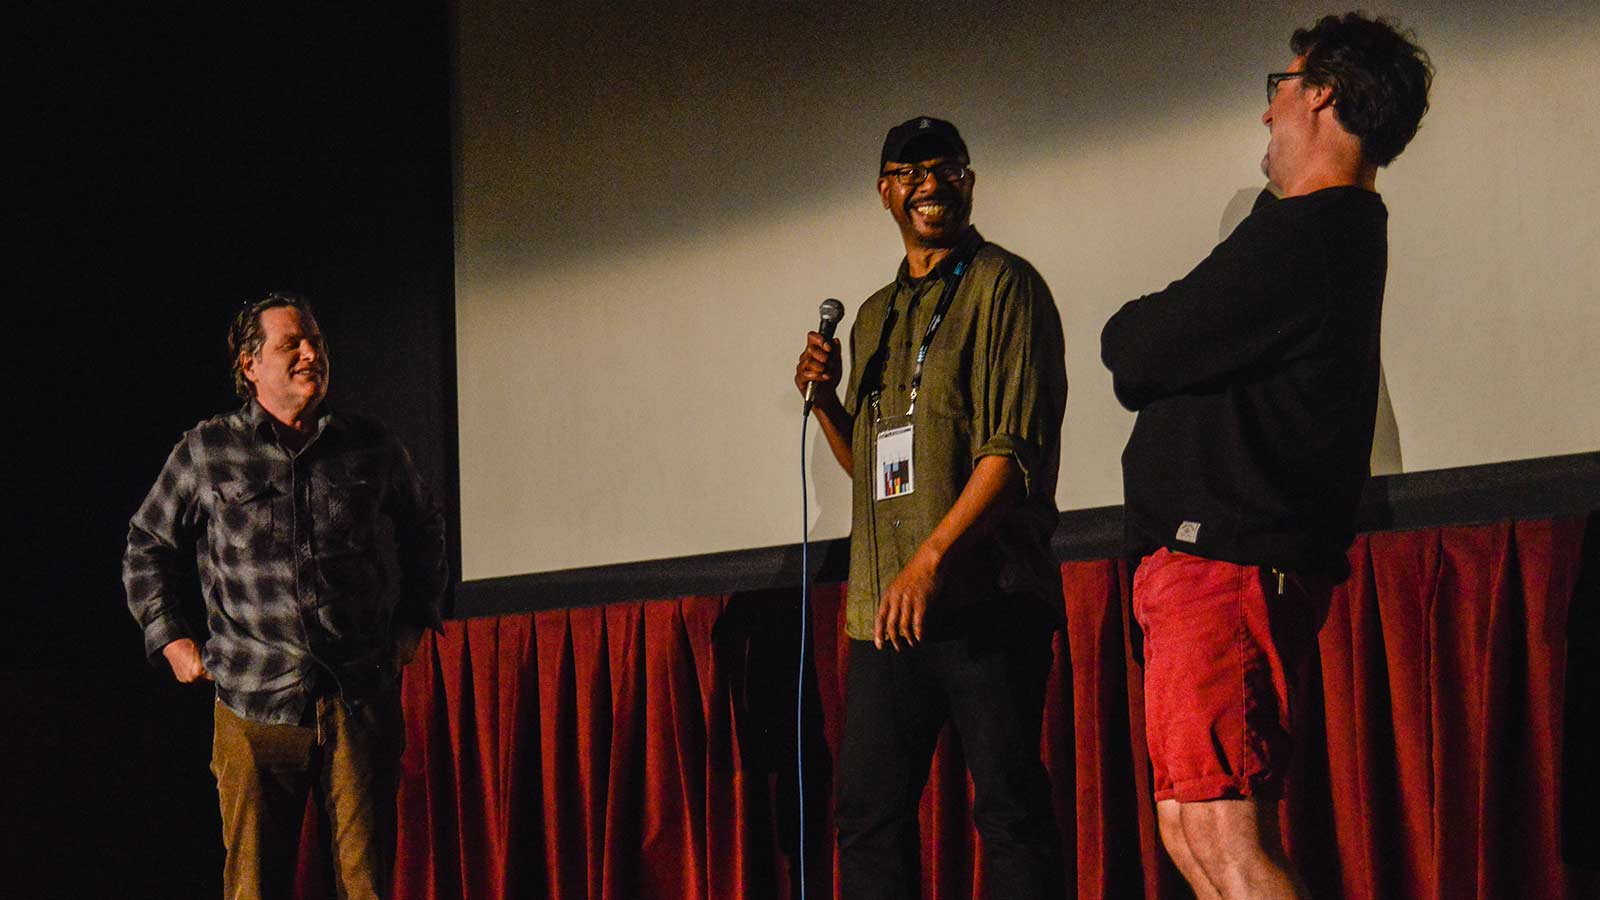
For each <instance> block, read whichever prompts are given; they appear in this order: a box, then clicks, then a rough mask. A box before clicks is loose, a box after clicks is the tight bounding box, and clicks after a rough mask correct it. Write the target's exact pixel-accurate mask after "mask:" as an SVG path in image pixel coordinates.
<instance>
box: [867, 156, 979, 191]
mask: <svg viewBox="0 0 1600 900" xmlns="http://www.w3.org/2000/svg"><path fill="white" fill-rule="evenodd" d="M970 171H971V170H970V169H968V168H967V166H966V164H965V163H958V162H947V163H939V164H938V165H936V166H932V167H930V168H924V167H922V166H906V167H905V168H903V169H889V170H887V171H885V172H884V173H883V177H884V178H887V179H889V180H891V181H893V182H895V183H896V184H899V185H900V186H901V187H916V186H917V185H919V184H921V183H922V180H923V179H924V178H927V177H928V173H929V172H932V173H933V177H934V179H935V180H936V181H942V182H944V183H945V184H954V183H956V182H958V181H960V180H962V179H964V178H966V177H967V173H968V172H970Z"/></svg>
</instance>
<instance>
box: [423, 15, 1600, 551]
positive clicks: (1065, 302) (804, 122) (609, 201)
mask: <svg viewBox="0 0 1600 900" xmlns="http://www.w3.org/2000/svg"><path fill="white" fill-rule="evenodd" d="M594 6H600V5H598V4H596V5H594ZM604 6H605V8H600V9H596V8H591V5H588V4H556V5H551V4H526V3H521V2H512V0H461V2H460V3H458V4H456V9H457V23H456V24H457V35H456V41H457V46H456V50H457V73H456V74H457V85H456V87H457V103H456V109H455V117H456V150H457V153H456V165H457V172H456V234H457V237H456V289H457V297H456V325H457V369H458V401H459V437H460V464H461V518H462V556H463V568H464V571H463V575H464V577H466V578H468V579H481V578H488V577H495V576H502V575H515V574H521V573H532V572H544V571H551V570H557V569H567V568H574V567H582V566H594V565H605V564H611V563H621V562H628V561H635V560H645V559H659V558H667V557H677V556H684V555H689V554H696V553H706V552H713V551H720V550H732V549H740V548H749V547H760V546H769V545H775V544H786V543H793V542H796V541H798V540H799V539H800V533H801V526H802V520H801V512H800V499H801V498H800V491H801V487H802V476H801V472H800V457H801V448H802V444H801V417H800V399H799V397H798V395H797V393H796V391H795V389H794V386H793V383H792V377H793V370H794V363H795V360H796V358H797V356H798V355H799V352H800V349H801V346H802V342H803V340H804V335H805V332H806V331H807V330H809V329H811V328H814V327H815V326H816V309H817V305H818V303H819V302H820V301H821V300H823V299H824V298H826V297H837V298H840V299H841V300H843V301H844V303H845V306H846V308H847V310H848V311H849V314H847V316H846V319H845V321H844V323H843V326H842V330H841V334H842V333H844V332H843V329H848V328H849V326H850V322H851V321H852V317H853V314H854V311H855V308H856V307H857V306H858V305H859V303H860V302H861V301H862V300H863V299H864V298H865V297H866V296H867V295H868V294H869V293H871V292H872V291H873V290H874V289H876V288H877V287H879V286H881V285H883V284H885V283H887V282H888V281H889V280H890V279H891V278H892V277H893V275H894V271H895V268H896V266H897V265H898V263H899V261H900V258H901V256H902V255H903V247H902V246H901V244H900V239H899V235H898V232H897V231H896V230H895V228H894V226H893V224H892V222H891V221H890V219H889V216H888V215H887V214H886V213H885V212H884V211H883V210H882V209H881V207H880V204H879V201H878V198H877V195H876V193H875V190H874V187H873V180H874V176H875V174H876V163H877V154H878V149H879V146H880V144H881V142H882V140H883V135H884V132H885V131H886V129H887V128H888V127H889V126H890V125H892V124H894V123H896V122H898V121H900V120H902V119H905V118H907V117H909V116H912V115H919V114H930V115H938V116H942V117H945V118H948V119H951V120H952V121H954V122H956V123H957V124H958V125H959V126H960V128H961V129H962V132H963V134H964V135H965V137H966V139H967V143H968V145H969V147H970V149H971V151H972V158H973V161H972V164H973V169H974V170H975V172H976V173H977V182H976V185H975V189H974V215H973V221H974V223H975V224H976V225H977V226H978V227H979V228H980V229H981V230H982V231H983V233H984V235H985V236H986V237H987V238H988V239H990V240H992V241H995V242H997V243H1000V244H1002V245H1004V246H1006V247H1007V248H1009V249H1011V250H1012V251H1014V252H1017V253H1019V254H1021V255H1023V256H1025V257H1027V258H1028V259H1029V260H1031V261H1032V262H1033V263H1034V264H1035V265H1036V266H1037V268H1038V269H1039V271H1040V272H1041V273H1042V274H1043V275H1044V277H1045V279H1046V280H1047V281H1048V282H1049V284H1050V286H1051V288H1052V290H1053V292H1054V295H1055V298H1056V302H1057V305H1058V307H1059V309H1060V312H1061V317H1062V321H1063V324H1064V326H1065V329H1066V334H1067V369H1068V378H1069V382H1070V393H1069V398H1068V406H1067V418H1066V425H1065V429H1064V434H1063V459H1062V477H1061V483H1060V488H1059V490H1058V495H1057V499H1058V501H1059V503H1060V505H1061V507H1062V508H1063V509H1074V508H1082V507H1093V506H1103V505H1111V504H1117V503H1120V502H1121V488H1120V470H1119V454H1120V453H1121V450H1122V446H1123V443H1124V442H1125V440H1126V439H1127V435H1128V432H1129V430H1130V428H1131V427H1132V422H1133V417H1132V415H1131V414H1129V413H1127V412H1126V411H1124V410H1122V409H1121V408H1120V407H1119V406H1118V405H1117V404H1116V402H1115V400H1114V399H1113V397H1112V395H1111V390H1110V379H1109V377H1108V375H1107V374H1106V372H1105V371H1104V370H1103V369H1102V368H1101V366H1100V363H1099V332H1100V328H1101V325H1102V324H1103V323H1104V321H1105V320H1106V318H1107V317H1108V316H1109V315H1110V314H1111V313H1112V312H1113V311H1114V310H1115V309H1116V308H1117V307H1118V306H1119V305H1120V304H1121V303H1122V302H1124V301H1126V300H1128V299H1131V298H1133V297H1136V296H1139V295H1141V294H1144V293H1148V292H1151V291H1154V290H1158V289H1160V288H1162V287H1163V286H1165V285H1166V284H1167V283H1168V282H1169V281H1171V280H1173V279H1175V278H1178V277H1181V276H1182V275H1183V274H1185V273H1186V272H1187V271H1188V270H1189V269H1190V268H1191V267H1192V266H1193V265H1194V264H1195V263H1196V262H1198V261H1199V260H1200V259H1201V258H1202V257H1203V256H1204V255H1205V254H1206V253H1207V252H1208V250H1209V249H1210V248H1211V246H1212V245H1213V244H1215V243H1216V241H1217V240H1218V238H1219V234H1220V233H1225V230H1226V229H1227V228H1228V227H1231V225H1232V224H1233V223H1234V222H1236V221H1237V218H1238V217H1239V215H1241V213H1240V207H1241V204H1242V203H1243V202H1244V201H1246V200H1248V198H1250V197H1252V196H1253V195H1254V194H1255V192H1256V191H1257V190H1259V189H1260V187H1261V185H1262V177H1261V175H1260V172H1259V169H1258V163H1259V160H1260V158H1261V154H1262V151H1263V149H1264V147H1265V143H1266V136H1267V135H1266V130H1265V129H1264V128H1263V127H1262V126H1261V123H1260V116H1261V113H1262V110H1263V108H1264V104H1265V95H1264V90H1265V86H1264V75H1265V73H1267V72H1269V71H1276V70H1281V69H1282V68H1284V67H1285V65H1286V64H1287V63H1288V62H1289V60H1290V58H1291V54H1290V51H1289V49H1288V36H1289V34H1290V32H1291V31H1292V30H1293V29H1294V28H1295V27H1298V26H1304V25H1309V24H1310V23H1311V22H1312V21H1314V20H1315V19H1316V18H1317V17H1318V16H1319V15H1320V14H1323V13H1326V12H1335V11H1342V10H1335V9H1331V8H1328V7H1324V6H1319V5H1312V4H1307V3H1298V2H1295V3H1231V4H1224V3H1217V4H1205V3H1194V4H1187V5H1184V6H1182V7H1181V8H1179V9H1176V10H1174V9H1172V8H1169V6H1168V5H1167V4H1138V3H1131V4H1098V3H1096V4H1089V3H1033V4H1001V5H998V6H993V7H990V6H974V5H972V4H955V3H943V2H932V3H928V2H924V3H918V4H915V5H904V4H871V5H865V4H863V5H860V6H855V5H844V4H817V5H812V4H803V3H770V4H767V3H763V4H749V5H737V4H721V5H718V4H694V5H692V6H688V5H675V4H670V3H668V4H650V5H645V4H621V5H611V4H607V5H604ZM1374 11H1375V12H1378V13H1381V14H1385V15H1390V16H1392V17H1395V18H1398V19H1399V21H1400V22H1401V24H1403V25H1405V26H1407V27H1410V28H1413V29H1415V31H1416V33H1417V35H1418V38H1419V40H1420V41H1421V43H1422V44H1423V45H1424V46H1425V47H1426V48H1427V49H1428V50H1429V51H1430V53H1431V55H1432V57H1433V61H1434V63H1435V65H1436V67H1437V70H1438V75H1437V79H1436V82H1435V87H1434V93H1433V109H1432V111H1431V112H1430V113H1429V115H1428V117H1427V119H1426V120H1425V122H1424V125H1423V129H1422V132H1421V134H1420V135H1419V136H1418V137H1417V139H1416V141H1415V142H1414V143H1413V144H1412V145H1411V147H1410V148H1409V149H1408V150H1407V151H1406V152H1405V153H1404V155H1402V156H1401V157H1400V158H1399V159H1398V160H1397V161H1396V162H1395V163H1394V165H1393V166H1391V167H1390V168H1389V169H1386V170H1384V171H1383V172H1382V173H1381V174H1380V176H1379V179H1378V188H1379V191H1380V192H1381V193H1382V194H1383V196H1384V199H1385V201H1386V203H1387V204H1388V207H1389V210H1390V269H1389V281H1388V291H1387V298H1386V301H1385V315H1384V336H1383V340H1384V366H1385V371H1386V378H1387V386H1388V395H1389V399H1390V401H1391V403H1390V406H1389V407H1387V408H1386V409H1385V415H1384V421H1385V422H1386V423H1387V426H1386V427H1387V431H1386V435H1387V436H1386V438H1385V440H1386V441H1387V442H1389V443H1390V444H1392V446H1387V445H1386V449H1385V450H1384V452H1383V453H1382V454H1380V456H1381V460H1380V468H1381V469H1382V470H1383V471H1399V470H1402V469H1403V470H1405V471H1419V470H1427V469H1436V468H1444V467H1452V466H1461V465H1470V464H1476V463H1486V462H1497V461H1504V460H1513V459H1520V458H1529V457H1539V456H1550V455H1557V454H1563V453H1573V452H1582V451H1588V450H1592V449H1594V448H1596V447H1600V404H1597V403H1596V399H1595V396H1596V385H1597V384H1600V354H1597V353H1596V352H1595V349H1594V348H1595V344H1596V339H1597V337H1600V312H1597V308H1600V307H1597V304H1596V302H1595V301H1596V298H1595V296H1594V295H1595V286H1596V284H1600V261H1597V260H1600V253H1597V248H1600V225H1597V222H1600V217H1597V214H1596V209H1597V207H1600V167H1597V166H1596V165H1595V162H1594V160H1595V158H1596V157H1597V156H1600V124H1597V123H1600V99H1597V98H1600V92H1597V91H1596V90H1595V88H1594V85H1595V84H1596V83H1600V64H1597V62H1596V56H1595V53H1594V48H1595V47H1597V46H1600V7H1597V6H1596V5H1595V4H1592V3H1554V2H1545V3H1524V4H1515V5H1505V4H1501V3H1491V2H1484V0H1463V2H1456V3H1442V2H1441V3H1395V4H1390V5H1388V6H1387V7H1383V8H1378V9H1375V10H1374ZM805 450H806V455H807V457H808V460H809V461H810V463H811V469H810V472H809V474H807V475H806V476H805V483H806V484H808V485H809V489H810V491H811V497H812V501H811V508H810V513H811V515H810V522H809V525H810V527H811V533H812V536H813V537H836V536H840V535H843V534H845V533H846V532H847V530H848V527H849V526H848V522H849V510H848V503H849V493H848V482H847V480H846V478H845V476H844V474H843V473H842V472H840V471H839V470H838V468H837V467H836V466H835V465H834V463H833V462H832V460H831V458H830V457H828V455H827V450H826V446H825V444H824V443H823V442H822V440H821V438H820V436H819V435H818V434H817V432H816V429H815V428H813V429H812V430H811V432H810V434H809V435H808V437H807V444H806V447H805Z"/></svg>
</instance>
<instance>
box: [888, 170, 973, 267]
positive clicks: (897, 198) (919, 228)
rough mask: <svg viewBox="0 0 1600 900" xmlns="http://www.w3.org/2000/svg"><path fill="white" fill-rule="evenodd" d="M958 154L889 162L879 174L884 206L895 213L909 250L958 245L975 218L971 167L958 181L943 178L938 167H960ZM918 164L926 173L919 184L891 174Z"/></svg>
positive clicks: (896, 222) (895, 218)
mask: <svg viewBox="0 0 1600 900" xmlns="http://www.w3.org/2000/svg"><path fill="white" fill-rule="evenodd" d="M961 164H962V161H961V160H960V159H958V158H955V157H950V156H939V157H934V158H932V159H925V160H922V161H920V162H916V163H904V162H890V163H885V164H884V167H883V172H884V173H885V174H881V175H879V176H878V196H879V197H880V198H881V199H882V200H883V208H884V209H887V210H888V211H889V214H890V215H892V216H894V221H895V224H896V225H899V226H900V235H901V237H902V238H904V239H905V243H906V250H907V251H908V252H909V251H911V250H915V249H919V248H926V249H934V248H947V247H953V246H955V244H956V242H957V241H959V240H960V239H961V236H962V235H963V234H965V233H966V230H967V223H968V221H970V220H971V218H972V184H973V181H974V180H975V176H974V175H973V174H972V170H971V169H964V170H963V171H964V174H963V175H962V176H961V177H960V178H959V179H956V180H953V181H946V180H943V179H941V178H940V177H939V176H938V174H937V173H936V170H938V169H940V168H943V167H948V166H952V165H955V166H959V165H961ZM913 166H915V167H917V168H919V169H921V170H922V171H923V172H925V173H926V174H925V175H924V176H923V177H922V179H921V180H920V181H918V182H916V183H915V184H910V185H906V184H901V183H900V180H899V179H897V178H891V177H889V175H888V174H887V173H890V172H895V171H900V170H904V169H909V168H911V167H913Z"/></svg>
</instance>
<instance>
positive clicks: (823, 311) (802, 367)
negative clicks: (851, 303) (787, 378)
mask: <svg viewBox="0 0 1600 900" xmlns="http://www.w3.org/2000/svg"><path fill="white" fill-rule="evenodd" d="M817 313H818V315H819V316H820V318H821V322H820V323H819V324H818V325H817V330H816V331H813V332H811V333H810V334H808V335H806V349H805V352H804V353H801V354H800V362H799V363H798V364H797V365H796V366H795V369H794V386H795V387H796V388H798V389H799V391H800V393H801V394H802V395H804V396H805V398H806V402H805V408H804V409H803V410H802V415H808V414H810V412H811V406H812V404H813V403H814V402H816V389H817V383H818V382H821V383H822V385H823V390H825V391H828V392H830V393H832V392H833V391H834V385H836V384H838V382H839V377H840V372H841V371H842V367H841V366H840V363H839V345H838V344H837V343H836V342H835V341H834V340H833V332H834V330H835V329H837V328H838V327H839V320H840V319H842V318H844V304H843V303H840V302H839V301H837V300H834V299H832V298H829V299H827V300H824V301H822V306H820V307H819V308H818V309H817Z"/></svg>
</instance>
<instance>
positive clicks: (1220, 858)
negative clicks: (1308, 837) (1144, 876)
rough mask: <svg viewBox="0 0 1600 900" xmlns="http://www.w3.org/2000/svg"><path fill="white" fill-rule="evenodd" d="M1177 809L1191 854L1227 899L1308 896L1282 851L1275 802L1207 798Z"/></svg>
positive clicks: (1296, 899) (1289, 899)
mask: <svg viewBox="0 0 1600 900" xmlns="http://www.w3.org/2000/svg"><path fill="white" fill-rule="evenodd" d="M1178 813H1179V821H1180V822H1181V824H1182V827H1183V836H1184V839H1185V841H1186V842H1187V843H1188V847H1189V851H1190V853H1192V854H1193V856H1194V859H1195V861H1196V862H1198V863H1199V864H1200V869H1201V871H1202V872H1204V873H1205V877H1206V879H1208V880H1209V881H1210V882H1211V884H1213V885H1215V886H1216V887H1217V890H1218V892H1219V893H1220V894H1221V895H1222V896H1223V897H1224V898H1227V900H1245V898H1250V900H1309V897H1310V895H1309V894H1308V893H1306V891H1305V888H1304V886H1303V885H1302V883H1301V881H1300V878H1299V876H1298V875H1297V874H1296V873H1295V871H1294V867H1293V866H1292V865H1291V864H1290V862H1289V857H1288V855H1287V854H1285V853H1284V851H1283V840H1282V836H1281V834H1280V832H1279V830H1278V806H1277V804H1276V803H1272V802H1259V803H1258V802H1257V801H1256V800H1255V799H1254V798H1249V797H1247V798H1245V799H1243V800H1208V801H1205V802H1200V803H1180V804H1178ZM1187 874H1188V873H1187V872H1186V873H1185V875H1186V876H1187ZM1192 881H1193V879H1191V882H1192Z"/></svg>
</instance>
